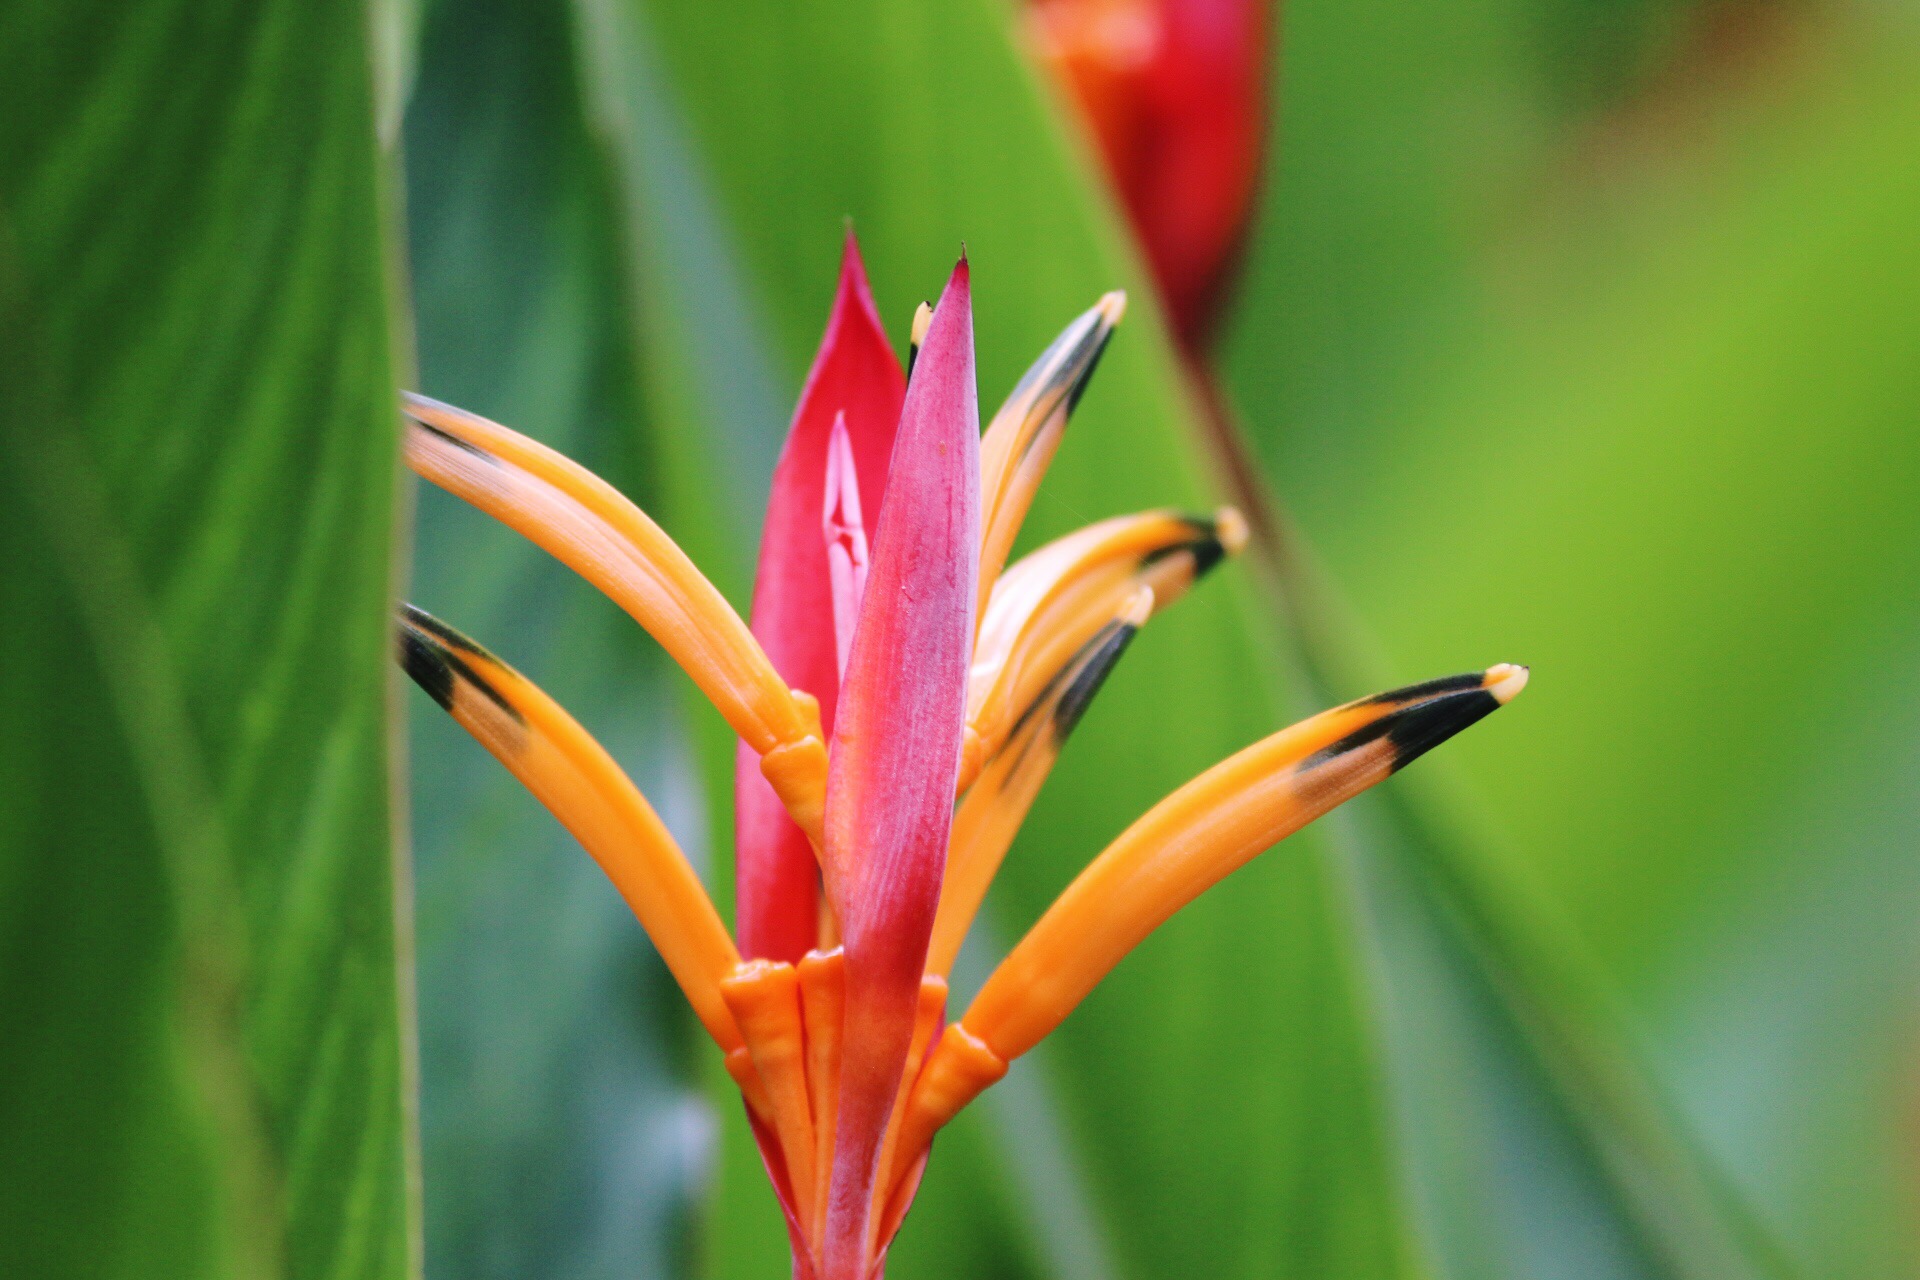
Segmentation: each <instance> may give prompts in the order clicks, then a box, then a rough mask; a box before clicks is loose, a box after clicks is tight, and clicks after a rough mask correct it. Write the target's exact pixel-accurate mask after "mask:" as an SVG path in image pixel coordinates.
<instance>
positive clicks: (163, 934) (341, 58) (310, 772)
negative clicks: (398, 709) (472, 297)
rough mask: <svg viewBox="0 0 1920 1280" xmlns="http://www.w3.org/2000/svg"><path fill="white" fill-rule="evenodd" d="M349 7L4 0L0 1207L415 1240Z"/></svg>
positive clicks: (367, 233) (285, 1245) (234, 1267)
mask: <svg viewBox="0 0 1920 1280" xmlns="http://www.w3.org/2000/svg"><path fill="white" fill-rule="evenodd" d="M364 23H365V15H364V13H363V12H361V11H360V10H357V9H354V8H351V7H347V8H338V7H336V8H324V7H313V6H303V5H298V4H274V5H266V6H245V7H243V6H233V5H216V6H211V7H209V6H205V5H190V4H176V3H167V2H164V0H155V2H152V3H139V4H133V5H122V6H117V7H114V8H112V9H111V10H102V9H100V8H97V7H95V6H86V5H53V6H47V5H14V6H9V7H7V8H6V9H5V10H4V13H3V14H0V120H4V121H5V125H4V128H3V129H0V455H3V456H4V457H5V460H6V461H5V465H4V466H0V563H4V565H5V566H6V567H5V569H4V570H3V571H0V572H3V573H4V576H5V589H4V590H3V591H0V651H4V652H5V654H6V662H5V663H4V664H0V698H4V702H5V705H6V707H7V714H6V715H5V716H4V717H0V792H4V794H5V795H6V797H7V798H6V801H5V803H4V805H0V985H3V986H4V989H5V991H6V993H7V1006H6V1008H7V1016H6V1033H5V1035H4V1036H0V1079H4V1080H5V1082H6V1087H5V1089H4V1090H0V1127H4V1130H5V1132H6V1134H7V1138H6V1141H5V1142H4V1143H0V1238H4V1239H5V1240H6V1242H7V1243H6V1254H7V1259H8V1261H7V1268H8V1270H9V1272H10V1273H11V1274H17V1275H21V1276H33V1277H36V1278H38V1277H48V1278H54V1277H64V1276H82V1275H84V1276H126V1277H142V1278H145V1277H164V1276H180V1277H186V1276H192V1277H196V1278H198V1277H228V1276H231V1277H248V1278H253V1277H277V1276H286V1277H321V1276H325V1277H337V1278H339V1280H349V1278H352V1280H363V1278H364V1280H376V1278H390V1280H400V1278H402V1277H406V1276H408V1275H410V1274H412V1271H413V1264H414V1256H415V1252H416V1243H415V1215H414V1213H413V1209H412V1198H411V1194H410V1192H411V1186H412V1139H411V1133H410V1127H409V1126H410V1122H409V1103H408V1090H409V1088H410V1080H409V1075H410V1064H409V1062H408V1060H407V1059H408V1053H407V1049H406V1041H405V1034H404V1032H403V1014H402V990H403V982H402V979H401V977H400V975H399V973H398V972H397V966H398V961H399V958H400V957H401V956H403V955H404V954H405V948H406V943H405V937H406V931H405V924H406V921H405V920H404V918H400V919H396V907H397V905H398V904H401V903H404V901H405V897H404V894H403V893H398V892H397V891H396V884H399V883H401V881H399V880H397V879H396V875H395V867H394V863H393V849H394V842H393V833H392V831H391V827H390V813H389V808H388V800H387V784H388V780H389V776H390V761H389V757H388V735H387V711H388V690H389V687H390V666H391V663H390V657H389V652H390V644H391V642H390V640H389V639H388V609H389V602H388V594H389V579H390V577H391V573H392V568H391V564H392V559H391V546H392V539H393V512H394V507H395V492H394V485H393V476H394V470H395V453H394V441H395V415H394V411H393V400H392V397H393V372H392V357H391V353H390V350H389V342H390V339H391V333H392V330H391V327H390V322H389V313H388V291H389V284H390V282H389V279H388V277H387V270H388V260H387V256H386V253H385V251H384V243H383V221H384V216H385V215H384V211H383V208H382V198H381V191H380V183H379V159H378V154H377V149H376V142H375V134H374V110H373V105H372V89H371V86H370V84H369V60H368V36H367V32H366V30H365V26H364Z"/></svg>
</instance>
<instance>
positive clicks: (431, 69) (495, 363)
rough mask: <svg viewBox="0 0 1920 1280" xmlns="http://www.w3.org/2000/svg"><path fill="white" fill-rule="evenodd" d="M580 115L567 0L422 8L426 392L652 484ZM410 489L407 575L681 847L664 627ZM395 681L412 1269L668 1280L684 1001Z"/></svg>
mask: <svg viewBox="0 0 1920 1280" xmlns="http://www.w3.org/2000/svg"><path fill="white" fill-rule="evenodd" d="M581 108H582V99H581V97H580V89H579V85H578V83H577V78H576V73H575V70H574V42H573V38H572V32H571V29H570V21H569V15H568V12H567V10H566V8H565V7H564V6H563V5H556V4H552V3H546V2H544V0H443V2H442V3H439V4H436V5H434V6H433V7H432V8H431V9H430V11H429V12H428V14H427V16H426V24H425V28H424V33H423V40H422V45H421V49H420V54H419V70H418V78H417V80H416V83H415V88H414V94H413V98H412V101H411V103H410V106H409V109H408V114H407V119H406V131H405V147H406V153H407V160H408V164H407V178H408V201H407V211H408V223H409V231H410V235H411V241H412V253H411V258H412V262H413V269H414V277H413V290H414V298H415V305H416V311H417V325H418V333H419V347H420V367H421V389H422V390H423V391H425V392H426V393H427V394H430V395H433V396H436V397H439V398H442V399H445V400H448V401H450V402H453V403H456V404H459V405H461V406H463V407H465V408H469V409H472V410H474V411H475V412H478V413H484V414H487V415H489V416H491V417H494V418H497V419H499V420H500V421H503V422H508V423H511V424H513V425H515V426H516V427H518V428H521V429H523V430H525V431H527V432H528V433H530V434H532V435H534V436H536V437H538V438H539V439H542V440H544V441H545V442H547V443H548V444H551V445H553V446H555V447H556V448H560V449H563V450H565V451H567V452H568V453H570V454H571V455H572V456H574V457H577V458H580V459H581V460H582V461H584V462H586V463H587V464H589V465H591V466H593V467H594V468H595V469H596V470H597V471H599V472H600V473H601V474H603V475H606V476H608V477H609V478H611V479H613V480H614V481H616V482H617V483H619V484H621V485H622V487H623V488H625V489H626V491H627V492H628V493H630V494H632V495H634V496H635V497H636V498H637V499H638V500H640V501H642V502H643V503H647V504H649V505H652V503H653V496H654V494H655V493H656V492H657V485H656V483H655V480H654V476H655V473H656V472H657V471H658V468H657V466H655V465H652V463H651V460H650V459H649V458H648V456H647V454H646V449H645V443H646V441H645V437H644V435H643V434H642V431H641V422H642V419H641V417H640V411H639V405H638V400H637V394H638V388H637V384H636V377H637V375H636V372H635V369H634V356H633V336H634V333H633V330H634V326H633V322H632V320H631V319H630V316H631V299H632V291H631V282H630V280H629V279H628V273H627V272H626V271H625V269H624V267H623V266H622V263H621V247H622V240H621V235H620V229H619V222H618V220H617V218H616V217H615V209H616V206H615V203H614V198H613V193H612V190H611V188H610V185H609V182H610V180H609V178H608V176H607V170H606V165H605V162H604V158H603V156H602V153H601V151H600V150H599V148H598V147H597V146H596V143H595V140H594V139H593V138H592V136H591V135H590V133H589V131H588V124H587V120H586V118H585V116H584V114H583V112H582V109H581ZM419 504H420V508H419V516H418V526H419V538H418V546H417V548H416V554H415V569H414V580H413V584H412V587H411V592H412V598H413V599H414V600H415V601H417V602H418V603H419V604H421V605H422V606H423V607H426V608H427V609H429V610H430V611H432V612H434V613H435V614H437V615H439V616H441V617H444V618H445V619H447V620H448V621H449V622H451V623H453V624H454V625H456V626H458V627H460V628H462V629H463V630H466V631H468V632H470V633H471V634H473V635H474V636H476V637H478V638H482V639H483V640H484V642H485V643H486V644H487V645H488V646H489V647H490V648H492V649H493V650H494V651H496V652H498V653H499V654H500V655H501V656H502V657H504V658H506V659H508V660H509V661H511V662H513V663H515V664H516V665H517V666H519V667H520V668H521V669H522V670H524V671H525V672H527V673H528V674H529V675H530V676H531V677H532V678H534V679H535V680H537V681H539V682H540V683H541V684H542V686H543V687H544V688H546V689H547V690H548V692H550V693H551V694H553V695H554V696H555V697H556V698H558V699H559V700H560V701H561V702H562V704H564V705H566V706H568V707H570V708H572V709H573V710H574V712H575V713H576V714H577V715H579V716H580V717H581V719H582V720H583V722H584V723H585V724H586V725H587V726H588V728H589V729H590V730H591V731H592V732H593V733H595V734H596V736H598V737H599V739H600V740H601V742H602V743H604V744H605V745H606V746H607V747H608V749H609V750H611V751H612V752H613V753H614V754H615V756H616V757H617V758H618V759H620V760H621V761H622V763H623V764H624V765H625V766H626V767H627V768H628V770H629V771H630V772H631V773H632V774H633V775H634V777H635V778H636V779H637V780H638V781H639V782H640V784H641V785H642V786H643V787H644V788H645V790H646V791H647V793H648V794H649V795H650V796H651V797H652V799H653V801H654V802H655V804H656V805H658V806H659V807H660V809H661V811H662V812H663V814H664V816H665V817H666V819H667V820H668V821H669V822H670V823H672V824H673V826H674V827H675V828H676V829H677V830H678V831H679V833H680V834H681V836H682V838H683V840H684V841H685V843H686V844H687V847H688V848H689V849H691V850H692V851H693V853H694V854H695V856H696V857H697V856H700V855H701V854H702V853H703V851H704V842H703V841H702V840H701V839H700V838H699V837H700V834H701V833H700V830H699V820H700V819H701V817H702V813H701V810H700V807H699V804H698V802H697V799H695V798H694V796H695V795H696V793H695V789H694V786H693V780H692V779H691V777H690V776H689V774H688V771H687V770H686V769H685V767H684V766H681V767H680V768H679V772H678V774H676V773H675V767H676V762H677V761H679V760H680V759H682V757H683V755H684V753H683V752H681V751H679V750H678V748H679V746H680V738H681V736H682V735H680V734H679V733H678V732H677V730H676V728H675V725H674V723H673V721H674V716H673V701H674V700H673V697H672V693H671V690H670V689H669V688H667V687H666V686H665V684H664V682H663V681H662V680H661V678H660V677H661V671H660V668H661V667H662V666H663V665H664V664H663V663H661V662H660V661H659V659H658V656H657V650H656V648H655V646H654V644H653V642H652V641H651V640H650V639H649V638H648V637H647V636H646V635H645V633H644V632H642V631H641V630H640V629H639V628H638V627H637V626H636V625H634V623H633V622H632V621H631V620H630V619H629V618H627V617H626V615H625V614H623V613H621V612H620V611H619V610H618V609H616V608H615V607H614V606H613V605H611V604H610V603H609V602H608V601H607V600H605V599H604V598H603V597H601V596H600V595H599V593H598V592H596V591H594V590H593V589H592V588H591V587H589V586H587V585H586V584H585V583H583V582H581V581H580V580H579V579H578V578H576V577H575V576H574V575H573V574H572V573H571V572H570V571H569V570H567V569H565V568H563V567H562V566H560V565H559V564H557V563H555V562H554V561H552V560H551V559H549V558H548V557H547V555H546V554H545V553H544V552H542V551H540V550H538V549H537V548H535V547H533V546H532V545H531V544H530V543H528V542H526V541H525V540H524V539H522V538H521V537H520V536H519V535H517V534H515V533H513V532H511V531H510V530H508V529H506V528H505V527H503V526H501V525H498V524H496V523H495V522H494V521H492V520H490V519H488V518H487V517H485V516H483V515H481V514H479V513H478V512H476V511H474V510H472V509H471V508H469V507H467V506H466V505H465V504H463V503H461V502H459V501H457V500H455V499H453V498H451V497H449V496H448V495H446V494H444V493H441V492H440V491H439V490H437V489H434V488H432V487H431V486H420V488H419ZM411 704H412V710H413V711H414V715H413V716H412V731H413V745H414V751H413V758H414V785H415V794H416V795H417V797H418V803H417V805H416V808H415V812H414V828H415V852H416V860H417V866H418V881H419V892H418V899H419V912H420V922H421V923H420V946H419V950H420V988H421V1041H422V1046H421V1058H422V1076H423V1082H424V1083H423V1091H422V1092H423V1097H422V1127H423V1139H424V1148H425V1160H424V1165H425V1173H426V1208H427V1229H428V1231H427V1273H428V1275H430V1276H434V1277H446V1278H447V1280H455V1278H457V1280H486V1278H487V1277H513V1278H514V1280H531V1278H532V1277H543V1276H544V1277H567V1278H568V1280H593V1278H598V1277H605V1278H607V1280H615V1278H618V1280H631V1277H635V1276H651V1275H663V1274H667V1273H668V1272H669V1271H671V1270H673V1269H675V1264H676V1261H677V1259H678V1255H679V1252H680V1249H681V1238H682V1237H683V1235H684V1233H685V1219H686V1210H687V1207H688V1204H689V1201H690V1199H691V1197H692V1196H694V1195H695V1194H697V1192H698V1189H699V1184H700V1180H701V1179H702V1178H703V1176H704V1173H705V1170H704V1167H703V1160H704V1157H705V1152H706V1148H707V1146H708V1144H709V1142H710V1134H711V1129H712V1120H711V1116H710V1114H709V1113H708V1112H707V1110H706V1109H705V1107H704V1104H703V1102H702V1101H701V1099H700V1097H699V1095H698V1093H695V1092H691V1091H689V1090H688V1089H687V1088H685V1087H683V1086H682V1084H681V1083H680V1081H679V1075H680V1074H681V1066H682V1064H681V1062H680V1059H681V1058H682V1057H683V1056H684V1053H685V1050H686V1049H687V1048H688V1047H689V1046H688V1045H687V1044H686V1035H687V1032H688V1031H689V1030H690V1029H691V1028H692V1026H693V1024H692V1023H691V1019H690V1017H689V1015H688V1014H687V1012H686V1007H685V1001H684V999H683V998H682V997H681V995H680V992H679V990H678V988H677V987H675V986H674V984H673V982H672V980H671V979H670V978H669V977H668V975H667V973H666V971H665V969H664V968H663V967H662V966H661V964H660V963H659V960H658V957H657V956H656V955H655V954H654V952H653V950H652V948H651V947H650V946H649V945H648V943H647V941H646V936H645V934H643V933H642V932H641V931H640V929H639V927H638V926H637V925H636V924H635V922H634V920H633V917H632V915H631V914H630V913H629V912H628V910H627V908H626V906H625V904H624V903H623V902H621V900H620V898H619V895H618V894H617V893H615V892H614V890H613V888H612V886H611V885H609V884H608V883H607V881H606V878H605V877H604V876H603V875H602V874H601V872H600V870H599V868H598V867H596V866H595V865H594V864H593V862H592V860H591V859H589V858H587V857H586V856H585V854H584V853H583V852H582V851H581V850H580V848H579V846H578V845H577V844H576V843H575V841H574V839H573V837H572V836H570V835H569V834H568V833H567V832H566V830H565V829H564V828H562V827H561V826H560V825H559V824H558V823H557V822H555V821H554V819H553V818H552V816H551V815H549V814H548V813H547V812H546V811H545V810H544V809H542V808H541V807H540V806H539V805H538V804H537V803H536V802H535V801H534V800H533V799H532V798H531V797H530V796H528V795H527V793H526V792H525V790H524V789H523V788H522V787H521V786H520V784H519V783H518V782H517V781H515V780H514V778H513V777H512V776H511V775H509V774H508V773H507V772H506V771H505V770H503V769H502V768H500V766H499V764H498V763H497V762H496V761H495V760H494V759H493V758H492V757H491V756H489V755H488V754H487V753H486V752H485V751H484V750H482V749H481V748H480V747H479V746H478V745H477V744H475V743H474V742H472V741H471V740H470V739H469V738H468V737H467V735H466V734H465V732H463V731H462V730H461V729H459V728H458V727H457V726H455V725H454V724H453V723H452V721H451V720H450V719H449V718H448V717H447V716H446V715H445V714H443V713H442V712H441V710H440V709H439V708H438V707H437V706H435V705H434V704H433V703H432V702H431V700H429V699H428V698H426V697H425V696H424V695H416V696H414V697H413V698H412V699H411Z"/></svg>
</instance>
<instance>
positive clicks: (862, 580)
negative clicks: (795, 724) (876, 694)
mask: <svg viewBox="0 0 1920 1280" xmlns="http://www.w3.org/2000/svg"><path fill="white" fill-rule="evenodd" d="M820 533H821V535H822V536H823V537H824V538H825V539H826V544H827V576H828V578H829V579H830V580H831V582H832V586H833V647H834V657H835V660H836V661H837V662H838V663H839V664H840V665H839V670H840V674H841V675H842V676H843V677H844V676H845V675H846V671H847V654H848V653H849V652H851V651H852V649H853V628H854V624H855V623H856V622H858V621H859V618H860V598H861V597H862V596H864V595H865V594H866V592H867V522H866V520H865V519H864V518H863V517H862V516H861V514H860V476H859V472H858V471H857V470H856V469H855V467H854V462H853V444H852V442H851V441H850V440H849V439H848V438H847V419H846V416H845V415H844V414H843V415H841V416H840V417H837V418H835V419H834V420H833V435H832V436H831V437H830V438H829V440H828V442H827V486H826V498H825V502H824V504H823V507H822V510H821V512H820Z"/></svg>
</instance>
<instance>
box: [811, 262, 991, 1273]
mask: <svg viewBox="0 0 1920 1280" xmlns="http://www.w3.org/2000/svg"><path fill="white" fill-rule="evenodd" d="M863 465H864V464H863ZM979 540H980V416H979V407H978V405H977V404H976V402H975V398H974V376H973V316H972V308H971V303H970V299H969V296H968V286H967V264H966V260H965V259H962V260H961V262H960V265H959V266H957V267H956V268H954V272H953V278H952V279H951V280H949V281H948V283H947V289H946V292H945V293H944V294H943V295H942V297H941V300H940V304H939V306H938V308H936V310H935V311H934V313H933V325H932V327H931V328H930V329H929V330H928V333H927V340H926V345H925V346H924V347H923V348H922V349H921V352H920V357H919V360H918V362H917V363H916V364H915V365H914V371H913V382H912V384H911V385H910V386H909V388H908V390H907V400H906V406H905V408H904V409H903V410H902V413H901V420H900V435H899V439H898V441H897V443H896V445H895V448H894V455H893V471H892V475H891V476H890V478H889V480H888V482H887V491H886V498H885V500H884V502H883V503H882V505H881V508H880V519H879V527H878V530H877V532H876V534H875V537H874V544H873V563H872V566H871V569H870V570H869V572H868V577H867V593H866V599H865V601H864V602H863V605H862V607H861V610H860V621H859V625H858V627H857V628H856V630H855V633H854V638H853V653H852V656H851V657H850V659H849V661H848V664H847V678H846V686H845V696H844V697H842V699H841V701H840V707H839V717H838V724H837V726H836V728H835V731H834V737H833V747H832V757H831V763H830V765H829V768H828V773H827V818H826V850H825V854H826V858H825V866H826V870H827V890H828V892H829V893H830V894H831V895H832V897H833V905H834V908H835V910H836V911H837V913H838V915H839V919H840V929H841V936H842V938H843V939H844V944H845V947H846V956H847V1003H846V1014H845V1024H844V1027H845V1029H844V1032H843V1036H842V1041H841V1042H842V1044H843V1045H844V1049H843V1055H844V1056H843V1057H842V1060H841V1068H840V1070H841V1075H840V1118H839V1126H838V1129H837V1131H836V1134H835V1144H834V1166H833V1181H832V1189H831V1191H830V1193H829V1196H828V1206H827V1232H826V1240H825V1263H826V1265H825V1268H824V1270H825V1273H826V1274H825V1275H824V1276H823V1277H822V1280H849V1278H854V1277H861V1276H863V1274H864V1267H865V1264H866V1262H867V1261H868V1258H867V1256H866V1250H867V1235H868V1218H869V1214H870V1206H871V1202H872V1199H873V1183H874V1177H875V1173H876V1165H877V1162H878V1158H879V1154H880V1142H881V1138H882V1135H883V1134H884V1132H885V1129H886V1124H887V1119H888V1116H889V1114H890V1112H891V1110H892V1107H893V1100H894V1094H895V1092H896V1090H897V1089H898V1087H899V1084H900V1077H901V1073H902V1071H903V1070H904V1068H905V1064H906V1058H907V1052H908V1046H909V1042H910V1040H911V1037H912V1034H913V1023H914V1013H915V1009H916V1007H917V1003H918V999H919V991H920V975H921V967H922V966H923V965H924V964H925V962H926V955H927V940H928V936H929V934H930V933H931V932H932V929H933V918H934V908H935V906H936V905H937V903H938V900H939V895H940V878H941V873H942V870H943V869H944V867H945V864H946V852H947V835H948V829H949V827H950V825H951V823H952V818H953V792H954V786H955V783H956V781H957V779H958V777H959V771H960V734H961V729H962V726H963V725H964V723H965V715H966V686H967V661H968V653H969V650H970V648H971V644H972V638H973V611H974V589H975V584H976V582H977V580H978V575H979Z"/></svg>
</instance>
